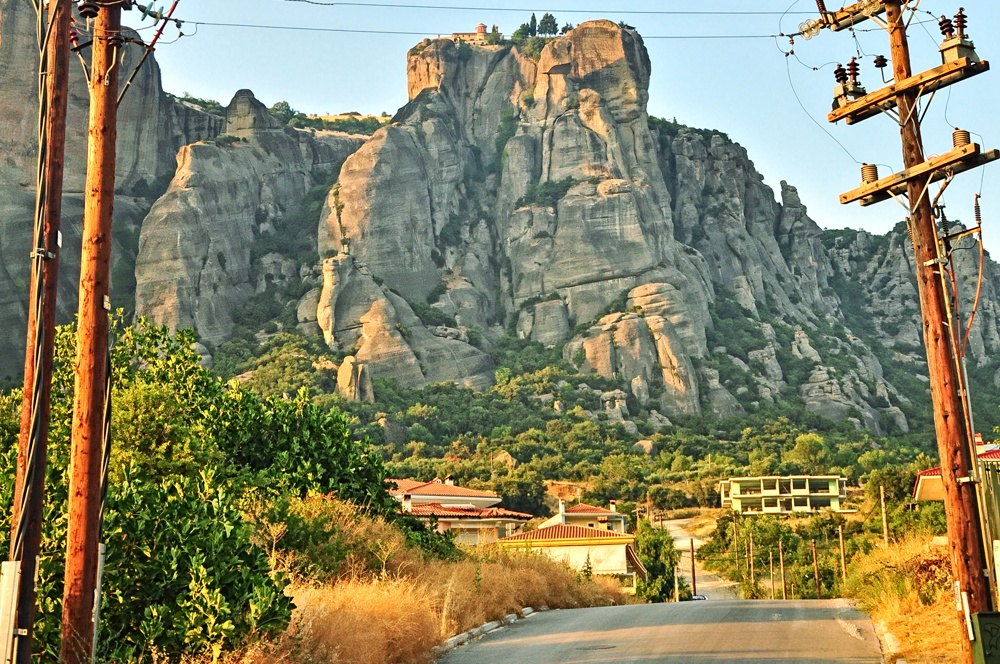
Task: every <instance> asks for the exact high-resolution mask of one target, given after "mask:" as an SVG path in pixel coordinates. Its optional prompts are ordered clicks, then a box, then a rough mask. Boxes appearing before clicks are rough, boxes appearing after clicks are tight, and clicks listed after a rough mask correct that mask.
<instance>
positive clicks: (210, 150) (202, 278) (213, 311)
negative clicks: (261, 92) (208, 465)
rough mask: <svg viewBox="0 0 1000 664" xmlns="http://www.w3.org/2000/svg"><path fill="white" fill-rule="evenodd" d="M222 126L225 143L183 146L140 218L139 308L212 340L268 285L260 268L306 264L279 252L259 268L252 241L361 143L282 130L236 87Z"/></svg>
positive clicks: (280, 269) (295, 270) (291, 269)
mask: <svg viewBox="0 0 1000 664" xmlns="http://www.w3.org/2000/svg"><path fill="white" fill-rule="evenodd" d="M225 122H226V127H225V135H226V137H227V138H226V139H224V140H217V141H215V142H209V143H205V142H201V143H195V144H192V145H187V146H184V147H183V148H181V150H180V152H179V153H178V155H177V171H176V173H175V175H174V178H173V180H172V181H171V183H170V187H169V188H168V189H167V192H166V193H165V194H164V195H163V196H162V197H161V198H160V199H159V200H157V201H156V204H155V205H153V208H152V209H151V210H150V212H149V215H148V216H147V217H146V219H145V220H144V221H143V224H142V234H141V236H140V242H139V256H138V259H137V262H136V281H137V287H136V305H137V307H136V312H137V314H138V315H140V316H148V317H149V318H151V319H152V320H154V321H156V322H157V323H160V324H163V325H168V326H169V327H171V328H173V329H180V328H187V327H190V328H193V329H194V330H195V332H196V333H197V334H198V337H199V338H200V339H201V340H203V341H207V342H208V343H210V344H213V345H217V344H220V343H222V342H223V341H225V340H226V339H228V338H229V335H230V333H231V332H232V328H233V325H234V317H235V312H236V311H237V310H238V309H239V308H241V307H243V306H244V305H245V304H246V302H247V301H248V300H249V298H250V297H251V296H252V295H253V294H254V293H255V292H259V291H261V290H265V289H266V285H265V284H264V283H262V282H261V280H258V279H256V278H255V268H257V267H260V266H261V265H263V267H264V268H267V266H268V265H271V264H272V263H274V266H273V267H274V270H273V272H274V274H271V276H272V277H275V276H278V277H280V276H283V274H284V273H285V272H288V273H289V276H291V277H297V275H298V274H299V266H298V265H297V264H295V263H294V261H292V264H290V265H288V266H285V265H283V263H284V262H286V260H283V259H282V257H280V256H274V257H273V260H272V257H271V256H264V257H263V259H262V260H260V261H259V262H258V263H256V264H255V263H254V262H253V260H252V258H253V249H254V245H255V243H256V242H257V241H258V239H259V238H261V237H262V236H265V235H273V234H274V233H275V232H276V229H275V226H276V225H280V223H281V221H282V218H283V217H284V216H285V215H286V214H287V213H289V212H290V211H291V210H292V209H294V207H295V206H296V205H297V204H298V203H299V202H300V201H302V199H303V198H304V196H305V193H306V191H307V190H308V189H309V187H310V186H312V185H313V183H314V179H313V175H314V174H315V173H319V172H321V171H328V170H335V169H339V168H340V166H341V164H342V163H343V162H344V159H345V158H346V157H347V155H349V154H350V153H351V152H353V151H354V150H356V149H357V148H358V146H360V145H361V143H362V139H360V138H356V137H347V136H342V135H334V134H332V133H331V132H318V133H315V134H314V133H312V132H307V131H299V130H296V129H292V128H289V127H284V126H282V125H281V123H280V122H278V120H276V119H275V118H273V117H272V116H271V115H270V114H269V113H268V111H267V108H265V107H264V105H263V104H261V103H260V102H259V101H257V99H255V98H254V96H253V94H252V93H251V92H250V91H249V90H240V91H239V92H237V93H236V96H235V97H234V98H233V100H232V102H231V103H230V104H229V107H228V108H227V109H226V117H225ZM310 225H311V224H310ZM308 230H310V229H301V228H299V229H296V228H282V232H286V233H303V232H308Z"/></svg>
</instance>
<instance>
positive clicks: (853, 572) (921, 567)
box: [845, 538, 961, 664]
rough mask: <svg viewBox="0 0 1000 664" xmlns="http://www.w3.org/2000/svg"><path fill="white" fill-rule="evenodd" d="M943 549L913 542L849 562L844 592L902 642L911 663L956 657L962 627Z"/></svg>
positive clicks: (927, 663)
mask: <svg viewBox="0 0 1000 664" xmlns="http://www.w3.org/2000/svg"><path fill="white" fill-rule="evenodd" d="M949 568H950V565H949V563H948V553H947V550H946V549H945V548H942V547H938V546H932V545H931V544H930V541H929V540H928V539H926V538H914V539H909V540H906V541H903V542H898V543H894V544H892V545H891V546H890V547H889V548H888V549H884V548H877V549H874V550H873V551H872V552H871V553H869V554H867V555H863V556H857V557H855V558H854V560H853V561H852V562H851V566H850V568H849V570H850V575H849V577H848V579H847V583H846V585H845V593H846V594H847V595H849V596H851V597H854V598H856V599H857V600H858V601H859V603H860V605H861V607H862V608H863V609H865V610H866V611H867V612H868V613H869V614H870V615H871V616H872V618H873V619H874V621H875V622H876V623H883V624H884V625H885V628H886V630H887V631H889V632H891V633H892V634H893V635H895V636H896V637H897V638H898V639H899V640H900V642H901V644H902V651H901V652H900V653H898V655H899V657H901V658H904V659H906V661H907V662H909V664H938V663H942V664H943V663H944V662H954V661H958V659H959V655H960V652H959V648H958V644H959V643H960V639H961V624H960V623H959V621H958V620H957V618H956V612H955V603H954V599H953V598H952V595H951V590H950V587H949V573H950V569H949Z"/></svg>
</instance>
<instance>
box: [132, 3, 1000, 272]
mask: <svg viewBox="0 0 1000 664" xmlns="http://www.w3.org/2000/svg"><path fill="white" fill-rule="evenodd" d="M959 2H962V4H963V5H964V7H965V11H966V13H967V14H968V15H969V27H968V31H967V32H968V35H969V37H970V38H972V39H973V41H974V42H975V44H976V50H977V52H978V54H979V56H980V57H981V58H982V59H985V60H990V59H991V56H993V57H997V55H996V54H997V53H998V52H1000V6H998V5H1000V3H996V2H992V1H989V0H964V2H963V1H962V0H952V1H948V0H921V1H920V2H919V3H918V7H917V10H916V13H915V15H914V16H913V22H912V23H911V26H910V30H909V39H910V46H911V56H912V59H913V71H914V72H919V71H923V70H925V69H928V68H930V67H933V66H936V65H938V64H940V55H939V53H938V48H937V47H938V44H939V43H940V41H941V35H940V32H939V31H938V26H937V19H936V17H939V16H940V15H942V14H946V15H948V16H952V15H954V14H955V12H957V11H958V5H959ZM156 4H157V6H159V5H160V4H169V3H168V2H167V0H160V2H157V3H156ZM381 4H382V5H383V6H378V3H377V2H375V1H374V0H371V1H370V0H360V1H358V2H354V3H339V2H338V3H336V4H335V5H332V6H331V5H330V4H329V3H327V4H323V3H322V2H317V1H316V0H312V1H310V0H212V1H211V2H196V1H195V0H180V1H179V4H178V6H177V10H176V12H175V16H176V17H178V18H180V19H182V20H184V21H186V23H185V25H184V26H183V29H182V31H183V33H184V36H183V37H181V38H180V39H177V29H176V28H174V27H173V26H171V27H170V28H168V29H167V30H166V31H165V33H164V36H163V38H162V40H161V42H160V44H159V45H158V46H157V50H156V56H157V60H158V61H159V63H160V67H161V70H162V76H163V85H164V88H165V89H166V90H167V91H168V92H173V93H175V94H181V93H185V92H186V93H189V94H191V95H194V96H197V97H205V98H211V99H216V100H219V101H221V102H222V103H223V104H226V103H228V101H229V100H230V99H231V97H232V95H233V93H235V92H236V91H237V90H239V89H241V88H248V89H250V90H252V91H253V92H254V94H255V95H256V96H257V98H258V99H260V100H261V101H263V102H264V103H265V104H267V105H269V106H270V105H271V104H273V103H275V102H277V101H280V100H285V101H288V102H289V103H290V104H291V105H292V107H293V108H295V109H298V110H301V111H304V112H306V113H318V114H326V113H338V112H346V111H358V112H361V113H373V114H381V113H382V112H388V113H389V114H393V113H394V112H395V111H396V110H397V109H398V108H399V107H401V106H403V105H404V104H405V103H406V101H407V93H406V52H407V50H408V49H409V48H410V47H411V46H413V45H414V44H416V43H417V42H419V41H420V40H421V39H423V38H424V37H434V36H437V35H444V36H446V35H450V34H451V33H452V32H470V31H473V30H474V28H475V25H476V24H477V23H480V22H482V23H485V24H487V25H489V26H492V25H494V24H495V25H497V26H499V28H500V31H501V32H503V33H505V34H510V33H511V32H513V31H514V30H515V29H516V28H517V26H518V25H520V24H521V23H523V22H526V21H527V20H528V19H529V18H530V16H531V13H532V12H534V13H536V15H537V17H538V18H541V16H542V14H543V13H544V12H551V13H552V14H554V15H555V17H556V19H557V21H558V23H559V25H562V24H564V23H572V24H578V23H581V22H583V21H585V20H588V19H597V18H608V19H611V20H613V21H616V22H617V21H625V22H626V23H628V24H629V25H632V26H634V27H635V28H636V29H637V30H638V32H639V33H640V34H641V35H642V36H643V39H644V41H645V44H646V48H647V49H648V51H649V56H650V60H651V62H652V76H651V82H650V91H649V92H650V99H649V113H650V114H651V115H655V116H659V117H665V118H668V119H676V120H677V121H678V122H681V123H683V124H686V125H690V126H693V127H700V128H711V129H717V130H720V131H722V132H725V133H726V134H728V135H729V137H730V138H732V139H733V140H735V141H736V142H737V143H739V144H740V145H742V146H743V147H744V148H746V150H747V152H748V154H749V156H750V159H751V160H752V161H753V162H754V164H755V166H756V167H757V169H758V170H759V171H760V172H761V173H762V174H763V175H764V178H765V182H766V183H767V184H769V185H770V186H771V187H772V188H774V189H775V191H777V190H778V187H779V183H780V182H781V181H782V180H786V181H788V182H789V183H790V184H792V185H794V186H795V187H797V188H798V190H799V194H800V196H801V198H802V201H803V203H804V204H805V205H806V206H807V207H808V210H809V214H810V216H811V217H812V218H813V219H814V220H815V221H816V222H817V223H818V224H819V225H820V226H822V227H824V228H841V227H851V228H858V229H865V230H868V231H871V232H873V233H885V232H887V231H888V230H890V229H891V228H892V227H893V226H894V225H895V224H896V223H898V222H899V221H901V220H902V219H903V218H904V216H905V209H904V208H903V207H902V206H900V205H899V204H897V203H895V202H893V201H888V202H884V203H880V204H877V205H873V206H870V207H868V208H861V207H860V206H859V205H857V204H852V205H848V206H844V205H841V204H840V203H839V200H838V195H839V194H841V193H843V192H845V191H848V190H851V189H854V188H855V187H857V186H859V184H860V181H861V175H860V169H861V163H862V162H870V163H876V164H879V165H880V166H879V171H880V175H887V174H889V173H892V172H896V171H899V170H902V157H901V151H900V144H899V130H898V126H897V125H896V124H895V122H894V121H892V120H890V119H889V118H887V117H884V116H882V117H876V118H872V119H869V120H866V121H864V122H862V123H859V124H855V125H853V126H847V125H845V124H843V123H840V124H837V125H832V124H829V123H828V122H827V121H826V114H827V113H828V112H829V110H830V108H831V104H832V101H833V87H834V85H835V80H834V76H833V69H834V67H835V65H836V64H837V63H846V62H847V61H848V60H849V59H850V58H851V57H852V56H858V55H859V54H860V56H861V57H859V61H861V63H862V70H861V82H862V84H864V85H865V86H866V88H867V89H868V91H874V90H876V89H878V88H880V87H882V86H883V85H884V84H883V82H882V80H881V77H880V73H879V71H878V70H877V69H875V68H874V67H873V65H872V61H873V59H874V56H875V55H878V54H885V55H888V51H889V46H888V35H887V33H886V32H885V31H884V30H882V29H881V28H879V27H878V26H877V25H875V24H874V23H873V22H871V21H868V22H865V23H864V24H861V25H859V26H857V28H858V29H857V30H856V31H855V32H854V33H853V34H852V33H851V32H848V31H844V32H839V33H834V32H830V31H828V30H825V31H823V32H822V33H821V34H819V35H818V36H816V37H814V38H813V39H810V40H802V39H801V38H796V39H795V43H794V44H790V43H789V39H788V37H781V36H778V37H774V35H779V34H781V33H784V34H791V33H794V32H797V30H798V26H799V24H800V23H801V22H802V21H804V20H806V19H807V18H811V17H815V16H817V11H816V4H815V2H814V1H813V0H798V1H797V2H796V1H793V0H755V1H754V2H749V1H746V0H744V1H737V0H728V1H724V0H658V1H653V0H618V1H616V2H611V1H610V0H604V1H603V2H597V1H588V0H583V1H576V2H571V1H568V0H561V1H558V2H550V3H548V4H545V5H532V4H530V0H516V1H515V2H495V1H493V0H472V1H470V2H458V1H456V0H384V1H383V2H382V3H381ZM390 4H391V5H393V6H385V5H390ZM842 4H843V3H841V2H838V0H827V6H828V8H830V9H835V8H837V7H840V6H841V5H842ZM911 4H913V3H911ZM446 5H447V6H446ZM666 12H676V13H666ZM684 12H702V13H687V14H685V13H684ZM740 12H743V13H740ZM753 12H756V13H753ZM931 14H933V16H932V15H931ZM198 21H200V22H205V23H228V24H243V25H244V26H245V25H270V26H288V27H294V28H298V29H294V30H291V29H290V30H284V29H263V28H255V27H237V26H220V25H195V24H194V23H195V22H198ZM124 22H125V23H126V24H127V25H131V26H132V27H137V28H141V27H143V26H144V24H143V23H141V22H140V20H139V17H138V12H136V11H132V12H126V13H125V14H124ZM148 25H149V22H148V20H147V22H146V23H145V26H148ZM303 28H309V29H310V30H305V29H303ZM386 33H391V34H386ZM143 34H148V30H147V31H143ZM886 72H890V75H891V67H890V69H887V70H886ZM997 76H1000V72H987V73H985V74H982V75H980V76H977V77H974V78H972V79H969V80H967V81H965V82H962V83H959V84H957V85H954V86H952V87H951V88H948V89H944V90H941V91H939V92H938V94H937V95H936V97H935V98H934V99H933V100H932V102H931V103H930V105H929V107H928V109H927V112H926V115H925V118H924V124H923V136H924V143H925V152H926V154H928V155H933V154H938V153H941V152H946V151H948V150H949V149H951V132H952V129H953V128H954V127H961V128H963V129H968V130H969V131H971V132H973V140H974V141H976V142H979V143H980V144H982V145H983V147H984V148H986V149H990V148H998V147H1000V128H998V125H997V122H996V118H997V117H998V115H1000V81H998V80H997ZM998 182H1000V162H998V163H997V164H994V165H991V166H987V167H986V168H981V169H977V170H973V171H970V172H967V173H965V174H962V175H959V176H958V177H956V178H955V180H954V182H952V184H951V185H950V187H949V188H948V191H947V193H946V194H945V195H944V196H943V198H942V200H943V201H944V203H945V204H946V206H947V207H946V213H947V215H948V217H949V218H950V219H959V220H963V221H968V222H970V223H971V221H972V210H973V195H974V194H975V193H976V192H981V193H982V195H983V199H982V209H983V226H984V229H985V231H984V237H985V243H986V247H987V249H988V250H990V251H991V253H992V254H993V255H994V256H1000V189H998V187H997V184H998ZM934 192H935V193H936V189H935V190H934Z"/></svg>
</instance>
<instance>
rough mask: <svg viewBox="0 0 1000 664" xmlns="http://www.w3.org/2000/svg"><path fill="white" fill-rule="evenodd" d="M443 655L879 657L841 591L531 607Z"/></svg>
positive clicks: (540, 663)
mask: <svg viewBox="0 0 1000 664" xmlns="http://www.w3.org/2000/svg"><path fill="white" fill-rule="evenodd" d="M440 662H441V663H442V664H497V663H500V662H515V663H517V664H548V663H551V664H572V663H576V662H587V663H593V662H600V663H611V662H617V663H621V664H630V663H646V662H665V663H668V664H669V663H677V664H706V663H708V662H726V663H727V664H750V663H752V662H753V663H756V662H763V663H766V664H779V663H781V664H845V663H855V664H857V663H864V664H879V663H880V662H882V656H881V654H880V647H879V642H878V639H877V638H876V637H875V633H874V630H873V629H872V625H871V621H870V620H869V619H868V618H867V617H866V616H864V615H863V614H862V613H860V612H858V611H857V610H855V609H853V608H851V606H850V605H849V604H848V603H847V602H845V601H844V600H823V601H816V600H798V601H787V602H784V601H780V600H777V601H771V600H767V601H741V600H708V601H703V602H681V603H679V604H638V605H628V606H609V607H600V608H594V609H568V610H561V611H558V610H557V611H546V612H543V613H536V614H534V615H531V616H529V617H528V618H526V619H524V620H521V621H518V622H517V623H515V624H513V625H511V626H509V627H504V628H501V629H498V630H496V631H494V632H492V633H490V634H487V635H486V636H484V637H482V638H481V639H479V640H477V641H474V642H472V643H469V644H466V645H464V646H460V647H459V648H456V649H455V650H453V651H452V652H451V653H449V654H448V655H447V656H445V657H444V658H442V659H441V660H440Z"/></svg>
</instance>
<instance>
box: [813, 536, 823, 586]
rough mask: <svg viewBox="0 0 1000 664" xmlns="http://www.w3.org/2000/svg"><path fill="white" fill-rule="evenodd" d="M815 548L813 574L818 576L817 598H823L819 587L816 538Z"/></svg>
mask: <svg viewBox="0 0 1000 664" xmlns="http://www.w3.org/2000/svg"><path fill="white" fill-rule="evenodd" d="M812 550H813V576H815V577H816V599H823V597H822V595H821V594H820V588H819V559H818V558H817V557H816V540H813V541H812Z"/></svg>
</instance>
